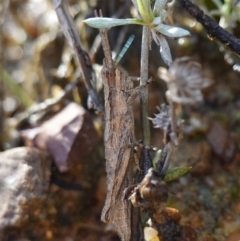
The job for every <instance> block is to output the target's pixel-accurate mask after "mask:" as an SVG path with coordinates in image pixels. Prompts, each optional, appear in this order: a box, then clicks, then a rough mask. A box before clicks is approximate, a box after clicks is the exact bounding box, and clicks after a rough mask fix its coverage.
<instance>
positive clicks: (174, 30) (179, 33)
mask: <svg viewBox="0 0 240 241" xmlns="http://www.w3.org/2000/svg"><path fill="white" fill-rule="evenodd" d="M154 29H156V30H157V31H159V32H160V33H162V34H163V35H166V36H168V37H171V38H179V37H184V36H189V35H190V33H189V31H187V30H185V29H183V28H178V27H173V26H169V25H166V24H162V23H160V24H159V25H158V26H157V27H155V28H154Z"/></svg>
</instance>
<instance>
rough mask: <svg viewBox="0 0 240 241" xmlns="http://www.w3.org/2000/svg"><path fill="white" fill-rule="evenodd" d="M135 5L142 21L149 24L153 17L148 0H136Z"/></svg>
mask: <svg viewBox="0 0 240 241" xmlns="http://www.w3.org/2000/svg"><path fill="white" fill-rule="evenodd" d="M137 5H138V10H139V12H140V14H141V17H142V19H143V21H144V22H145V23H146V24H150V23H151V22H152V21H153V19H154V15H153V10H152V8H151V4H150V0H137Z"/></svg>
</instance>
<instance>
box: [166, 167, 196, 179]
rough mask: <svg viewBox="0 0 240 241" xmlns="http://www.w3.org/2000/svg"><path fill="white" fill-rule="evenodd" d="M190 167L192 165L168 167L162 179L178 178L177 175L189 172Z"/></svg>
mask: <svg viewBox="0 0 240 241" xmlns="http://www.w3.org/2000/svg"><path fill="white" fill-rule="evenodd" d="M191 168H192V167H173V168H171V169H168V170H167V172H166V175H165V177H164V181H165V182H171V181H173V180H175V179H178V178H179V177H181V176H183V175H184V174H186V173H187V172H189V170H190V169H191Z"/></svg>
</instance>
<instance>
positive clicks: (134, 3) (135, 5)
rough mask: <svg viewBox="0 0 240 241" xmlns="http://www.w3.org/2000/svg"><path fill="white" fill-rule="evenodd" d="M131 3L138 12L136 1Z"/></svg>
mask: <svg viewBox="0 0 240 241" xmlns="http://www.w3.org/2000/svg"><path fill="white" fill-rule="evenodd" d="M132 3H133V5H134V7H135V8H136V9H137V11H139V10H138V5H137V0H132Z"/></svg>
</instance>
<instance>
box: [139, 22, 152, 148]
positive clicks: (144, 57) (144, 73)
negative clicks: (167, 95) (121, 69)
mask: <svg viewBox="0 0 240 241" xmlns="http://www.w3.org/2000/svg"><path fill="white" fill-rule="evenodd" d="M149 36H150V30H149V29H148V28H147V27H145V26H144V27H143V35H142V50H141V75H140V85H145V84H146V82H147V80H148V56H149ZM140 105H141V107H140V108H141V123H142V133H143V143H144V144H146V145H150V138H151V137H150V124H149V120H148V119H147V117H148V116H149V115H148V88H147V87H146V88H142V89H141V91H140Z"/></svg>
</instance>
